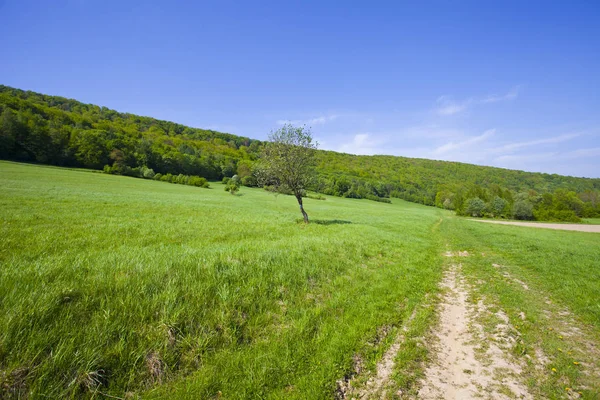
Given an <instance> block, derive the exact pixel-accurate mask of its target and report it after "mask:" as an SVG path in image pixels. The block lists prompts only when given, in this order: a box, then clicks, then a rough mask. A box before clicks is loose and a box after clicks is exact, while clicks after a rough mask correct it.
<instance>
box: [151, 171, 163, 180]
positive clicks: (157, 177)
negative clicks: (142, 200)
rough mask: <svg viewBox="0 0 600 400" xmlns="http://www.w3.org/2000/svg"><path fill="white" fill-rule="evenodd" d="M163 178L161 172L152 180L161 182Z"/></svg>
mask: <svg viewBox="0 0 600 400" xmlns="http://www.w3.org/2000/svg"><path fill="white" fill-rule="evenodd" d="M162 176H163V175H162V174H161V173H160V172H159V173H158V174H156V175H154V177H153V178H152V179H154V180H155V181H160V180H161V179H160V178H162Z"/></svg>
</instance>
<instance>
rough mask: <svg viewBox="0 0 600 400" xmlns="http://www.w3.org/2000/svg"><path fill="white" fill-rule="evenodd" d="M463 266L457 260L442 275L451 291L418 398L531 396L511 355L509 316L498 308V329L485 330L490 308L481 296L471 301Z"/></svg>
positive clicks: (444, 302)
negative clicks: (480, 320)
mask: <svg viewBox="0 0 600 400" xmlns="http://www.w3.org/2000/svg"><path fill="white" fill-rule="evenodd" d="M459 256H461V255H459ZM460 269H461V267H460V264H453V265H452V266H451V268H450V269H449V270H448V271H447V273H446V275H445V277H444V279H443V281H442V287H443V288H444V289H445V290H446V294H445V296H444V298H443V299H442V301H441V305H440V324H439V326H438V327H437V328H436V330H435V332H434V339H435V341H437V345H434V346H433V351H434V352H435V353H436V359H434V360H433V362H432V363H431V364H430V365H429V366H428V368H427V369H426V371H425V378H424V379H423V381H422V382H421V389H420V390H419V395H418V398H419V399H426V400H430V399H431V400H433V399H482V398H484V399H514V398H518V399H532V398H533V397H532V396H531V395H530V394H529V393H528V391H527V388H526V387H525V385H524V384H523V383H521V382H520V381H519V378H518V377H519V375H520V373H521V371H522V369H521V366H520V365H518V364H517V363H516V362H515V361H513V360H512V359H511V358H510V355H509V354H510V353H509V352H510V347H511V346H512V343H511V342H510V340H504V339H506V338H507V337H509V335H508V334H507V333H508V331H509V330H510V329H511V327H510V324H509V322H508V318H507V317H506V315H505V314H504V313H502V312H501V311H499V312H498V313H496V314H495V317H496V318H497V320H498V324H497V325H496V329H495V331H494V332H491V333H485V332H484V330H483V327H482V326H481V325H479V323H478V322H477V320H478V318H480V317H481V315H482V314H483V313H486V312H487V309H486V307H485V306H484V305H483V303H482V302H481V301H480V302H479V303H478V304H477V305H475V304H471V303H469V302H468V298H469V287H468V286H467V284H466V283H465V282H464V281H463V279H462V276H461V272H460ZM482 343H485V344H486V346H485V347H483V346H482V345H481V344H482Z"/></svg>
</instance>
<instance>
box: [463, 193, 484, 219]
mask: <svg viewBox="0 0 600 400" xmlns="http://www.w3.org/2000/svg"><path fill="white" fill-rule="evenodd" d="M484 211H485V201H483V200H482V199H480V198H479V197H473V198H470V199H468V200H467V208H466V209H465V213H466V214H467V215H470V216H472V217H481V216H482V215H483V212H484Z"/></svg>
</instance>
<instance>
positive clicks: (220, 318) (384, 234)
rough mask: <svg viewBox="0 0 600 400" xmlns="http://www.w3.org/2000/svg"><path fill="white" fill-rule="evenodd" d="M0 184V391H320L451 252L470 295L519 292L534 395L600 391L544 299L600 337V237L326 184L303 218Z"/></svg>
mask: <svg viewBox="0 0 600 400" xmlns="http://www.w3.org/2000/svg"><path fill="white" fill-rule="evenodd" d="M0 188H1V190H0V398H32V399H37V398H72V399H76V398H169V399H171V398H175V399H176V398H182V399H187V398H194V399H203V398H219V397H222V398H227V399H245V398H271V399H279V398H286V399H287V398H298V399H306V398H310V399H330V398H334V397H335V396H336V391H337V383H336V381H338V380H340V379H344V378H348V377H349V376H351V375H352V373H353V372H352V371H353V369H354V364H355V360H356V357H360V359H361V360H362V362H363V364H364V368H365V369H366V370H371V371H372V370H374V368H375V365H376V363H377V361H378V360H379V359H380V358H381V356H382V354H383V353H384V352H385V350H386V348H387V347H389V345H390V344H391V342H392V340H393V337H394V336H396V334H397V333H398V332H399V331H400V329H401V327H402V325H403V324H405V323H406V322H407V321H408V320H409V319H411V320H414V321H415V322H414V324H413V328H412V330H411V331H410V335H412V336H413V337H415V338H417V337H421V336H423V335H425V334H426V332H427V331H428V329H430V328H431V325H432V324H433V323H435V321H436V318H435V317H434V315H433V313H434V307H433V306H434V305H435V302H436V301H437V300H436V299H437V298H438V297H437V294H438V293H439V291H440V290H439V288H438V285H439V281H440V279H441V277H442V274H443V272H444V268H445V265H446V263H447V261H446V260H445V257H444V256H443V255H444V252H445V251H447V250H448V249H451V250H453V251H455V250H468V251H469V252H470V253H471V254H472V256H471V257H468V258H465V260H464V266H463V268H464V272H465V274H466V275H467V278H468V279H469V280H471V281H473V282H485V283H486V284H485V285H480V290H479V291H478V292H477V293H479V295H481V296H487V298H490V299H493V300H494V302H495V304H497V305H498V306H499V307H503V308H505V309H507V312H508V313H509V314H510V315H511V319H512V318H513V317H514V318H516V315H517V314H518V312H520V311H522V309H523V307H524V309H525V311H526V313H527V316H528V318H530V320H526V321H528V322H523V323H521V324H520V325H522V330H523V332H522V334H521V340H522V346H521V347H520V349H522V350H523V353H522V354H521V355H524V354H527V352H531V351H532V350H531V349H533V347H534V345H535V343H538V342H539V341H540V340H542V341H546V344H545V345H544V350H545V351H546V352H547V353H548V354H549V355H552V356H554V355H555V353H556V356H555V358H554V360H557V361H556V362H555V366H554V368H557V369H559V372H560V371H561V368H562V369H564V374H563V375H561V378H560V379H559V378H558V377H556V379H551V378H548V379H547V380H540V379H541V378H540V376H541V373H538V372H536V371H535V370H534V368H532V369H531V371H530V370H527V371H526V373H527V374H529V375H528V376H530V386H531V387H532V390H533V391H535V393H539V394H540V395H544V396H550V397H552V396H555V395H556V396H559V395H558V394H559V393H562V392H560V391H561V390H563V391H564V388H563V387H562V386H564V385H565V382H567V383H568V384H570V385H572V386H574V387H575V386H576V385H581V386H585V385H587V389H585V388H584V389H582V390H587V392H586V393H589V394H590V395H594V394H597V393H598V389H597V388H594V387H593V386H592V387H591V388H590V387H589V386H590V385H593V384H594V382H596V381H590V379H591V378H586V377H585V376H584V374H582V373H579V372H578V371H577V369H574V368H573V367H572V365H571V364H572V360H571V359H569V358H568V357H566V356H565V357H563V358H560V353H562V351H561V352H559V350H557V349H559V346H560V340H559V339H558V338H557V337H554V336H552V334H550V333H549V332H550V331H549V328H550V327H551V323H552V322H551V321H548V320H546V319H544V318H543V311H544V307H545V304H546V303H545V301H546V300H547V299H551V300H552V304H553V305H556V306H557V307H559V306H561V307H567V308H568V309H569V310H571V312H572V314H573V315H572V316H573V319H574V321H576V322H577V323H579V324H580V326H581V327H584V328H585V330H586V332H588V333H589V335H591V337H592V338H593V340H596V339H597V338H598V336H599V335H598V334H599V332H600V270H599V269H598V265H599V263H600V235H599V234H594V233H579V232H561V231H548V230H545V229H537V230H535V229H531V228H523V227H510V226H497V225H488V224H480V223H475V222H471V221H467V220H464V219H461V218H458V217H455V216H453V214H452V213H450V212H448V211H444V210H441V209H437V208H433V207H426V206H421V205H417V204H413V203H407V202H404V201H401V200H397V199H394V200H392V204H384V203H378V202H373V201H368V200H353V199H344V198H339V197H329V196H328V197H327V198H326V200H317V199H311V198H307V199H306V200H305V209H306V210H307V212H308V214H309V217H310V218H311V223H310V224H308V225H305V224H303V223H301V222H300V220H301V214H300V212H299V210H298V206H297V202H296V200H295V199H294V198H292V197H290V196H284V195H277V196H276V195H273V194H271V193H268V192H266V191H263V190H261V189H251V188H246V187H243V188H242V190H241V191H240V193H239V194H238V195H231V194H229V193H228V192H225V191H224V190H223V185H221V184H220V183H214V182H213V183H211V187H210V188H208V189H206V188H197V187H191V186H184V185H175V184H170V183H166V182H157V181H151V180H143V179H134V178H129V177H123V176H114V175H107V174H101V173H91V172H87V171H82V170H69V169H62V168H55V167H44V166H36V165H27V164H18V163H10V162H0ZM494 263H497V264H502V265H503V267H505V268H507V269H508V271H510V273H511V274H512V276H514V277H518V279H521V280H522V281H524V282H527V283H528V284H529V285H530V286H531V288H532V289H531V290H529V291H523V290H522V289H520V287H515V286H514V285H511V284H510V282H508V281H507V280H506V277H504V276H502V275H499V272H498V270H497V268H495V267H493V266H492V264H494ZM415 343H416V342H411V341H410V340H409V341H408V342H407V347H406V348H404V349H401V351H400V352H399V353H398V356H397V358H396V367H395V373H394V376H393V379H394V382H395V384H396V385H397V387H398V388H399V389H402V390H404V391H405V392H407V393H410V392H411V391H412V392H413V393H414V391H415V390H416V388H417V387H418V379H419V377H420V376H421V375H422V372H421V371H422V370H423V369H424V367H425V366H426V363H427V361H428V360H429V358H430V354H429V353H428V351H427V349H426V348H423V347H419V346H417V345H416V344H415ZM595 343H599V342H595ZM568 346H572V347H573V350H572V351H573V352H576V351H578V350H577V349H578V347H577V344H576V343H575V341H573V343H572V344H565V345H562V347H565V348H567V347H568ZM561 350H562V349H561ZM581 357H583V356H581ZM588 362H589V363H592V364H593V363H594V362H596V361H593V360H592V361H588ZM569 363H571V364H569ZM550 375H551V374H550ZM550 375H549V376H550ZM536 382H541V383H536Z"/></svg>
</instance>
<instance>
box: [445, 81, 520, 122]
mask: <svg viewBox="0 0 600 400" xmlns="http://www.w3.org/2000/svg"><path fill="white" fill-rule="evenodd" d="M518 96H519V86H515V87H514V88H512V89H511V90H510V91H509V92H508V93H505V94H502V95H496V94H491V95H488V96H485V97H470V98H468V99H465V100H455V99H454V98H453V97H452V96H440V97H438V98H437V100H436V108H435V111H436V113H437V114H438V115H441V116H449V115H455V114H458V113H461V112H463V111H466V110H467V109H468V108H469V107H471V106H474V105H477V104H489V103H497V102H500V101H508V100H514V99H516V98H517V97H518Z"/></svg>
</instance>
